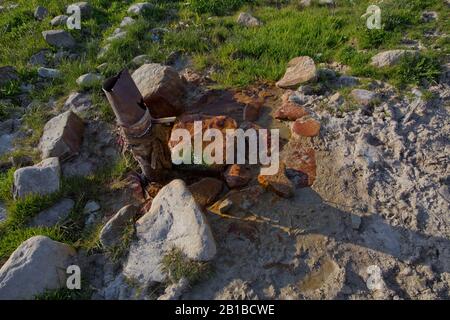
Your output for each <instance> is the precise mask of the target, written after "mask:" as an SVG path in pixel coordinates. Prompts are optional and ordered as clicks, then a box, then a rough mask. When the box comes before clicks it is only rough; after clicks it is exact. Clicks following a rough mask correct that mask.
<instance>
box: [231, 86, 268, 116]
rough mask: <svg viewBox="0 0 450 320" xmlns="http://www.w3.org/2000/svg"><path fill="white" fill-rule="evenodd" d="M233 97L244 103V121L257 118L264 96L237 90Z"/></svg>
mask: <svg viewBox="0 0 450 320" xmlns="http://www.w3.org/2000/svg"><path fill="white" fill-rule="evenodd" d="M234 99H235V100H236V101H237V102H238V103H241V104H244V105H245V108H244V117H243V118H244V121H256V120H258V118H259V112H260V109H261V107H262V106H263V104H264V97H259V96H258V97H253V96H251V95H250V94H246V93H245V92H238V93H236V94H235V95H234Z"/></svg>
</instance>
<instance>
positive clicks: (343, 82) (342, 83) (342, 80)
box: [336, 76, 360, 88]
mask: <svg viewBox="0 0 450 320" xmlns="http://www.w3.org/2000/svg"><path fill="white" fill-rule="evenodd" d="M358 84H360V81H359V79H358V78H356V77H352V76H340V77H339V78H337V81H336V86H337V87H338V88H345V87H354V86H357V85H358Z"/></svg>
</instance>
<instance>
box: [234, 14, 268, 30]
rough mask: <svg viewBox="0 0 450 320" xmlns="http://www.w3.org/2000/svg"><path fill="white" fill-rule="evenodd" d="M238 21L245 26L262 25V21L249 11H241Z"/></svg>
mask: <svg viewBox="0 0 450 320" xmlns="http://www.w3.org/2000/svg"><path fill="white" fill-rule="evenodd" d="M236 22H237V23H238V24H240V25H242V26H245V27H258V26H261V25H262V22H261V21H259V20H258V19H257V18H255V17H254V16H252V15H251V14H250V13H247V12H241V13H240V14H239V17H238V18H237V21H236Z"/></svg>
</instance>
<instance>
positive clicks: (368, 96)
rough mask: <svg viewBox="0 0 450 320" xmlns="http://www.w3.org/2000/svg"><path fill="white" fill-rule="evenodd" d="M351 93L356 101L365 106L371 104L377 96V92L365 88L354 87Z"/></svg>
mask: <svg viewBox="0 0 450 320" xmlns="http://www.w3.org/2000/svg"><path fill="white" fill-rule="evenodd" d="M350 95H351V96H352V97H353V99H355V101H356V102H358V103H359V104H362V105H364V106H366V105H368V104H370V103H371V102H373V101H374V100H375V99H376V98H377V94H376V93H375V92H372V91H369V90H364V89H354V90H352V92H351V93H350Z"/></svg>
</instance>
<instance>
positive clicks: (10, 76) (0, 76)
mask: <svg viewBox="0 0 450 320" xmlns="http://www.w3.org/2000/svg"><path fill="white" fill-rule="evenodd" d="M11 81H19V75H18V73H17V70H16V69H15V68H14V67H11V66H5V67H0V87H1V86H4V85H5V84H7V83H9V82H11Z"/></svg>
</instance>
